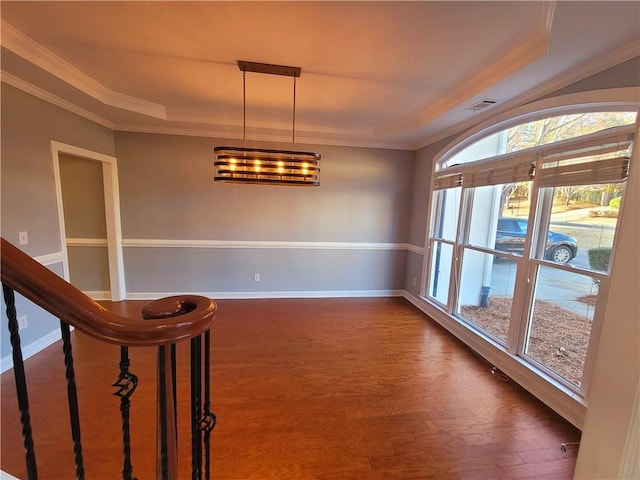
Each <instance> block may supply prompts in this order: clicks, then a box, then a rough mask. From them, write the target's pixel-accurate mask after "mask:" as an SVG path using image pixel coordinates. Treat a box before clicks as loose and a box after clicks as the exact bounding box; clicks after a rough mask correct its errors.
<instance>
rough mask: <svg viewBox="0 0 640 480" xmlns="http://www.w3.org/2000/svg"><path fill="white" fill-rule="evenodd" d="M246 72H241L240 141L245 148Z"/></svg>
mask: <svg viewBox="0 0 640 480" xmlns="http://www.w3.org/2000/svg"><path fill="white" fill-rule="evenodd" d="M246 78H247V72H246V71H244V70H243V71H242V140H243V144H244V148H247V86H246V83H247V80H246Z"/></svg>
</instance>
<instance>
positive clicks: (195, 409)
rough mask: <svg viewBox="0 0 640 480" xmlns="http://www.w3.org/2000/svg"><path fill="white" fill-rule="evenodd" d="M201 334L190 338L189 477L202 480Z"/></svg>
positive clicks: (193, 479)
mask: <svg viewBox="0 0 640 480" xmlns="http://www.w3.org/2000/svg"><path fill="white" fill-rule="evenodd" d="M201 379H202V336H198V337H195V338H192V339H191V478H192V480H202V436H201V433H200V418H201V415H202V394H201V385H202V383H201V381H202V380H201Z"/></svg>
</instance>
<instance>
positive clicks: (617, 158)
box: [536, 134, 633, 187]
mask: <svg viewBox="0 0 640 480" xmlns="http://www.w3.org/2000/svg"><path fill="white" fill-rule="evenodd" d="M632 141H633V134H627V135H613V136H611V137H605V138H601V139H597V140H589V141H585V142H582V143H576V144H574V145H571V148H566V149H563V150H555V151H549V152H544V153H543V155H542V158H541V160H540V168H538V171H537V172H536V173H537V177H538V185H539V186H540V187H555V186H566V185H595V184H601V183H618V182H621V181H623V180H625V179H626V178H627V175H628V174H629V158H630V155H631V148H632Z"/></svg>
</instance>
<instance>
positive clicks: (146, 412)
mask: <svg viewBox="0 0 640 480" xmlns="http://www.w3.org/2000/svg"><path fill="white" fill-rule="evenodd" d="M144 303H145V302H122V303H119V304H110V307H109V308H113V309H114V310H117V311H120V312H129V313H131V314H136V313H135V312H137V311H138V309H139V308H140V307H141V305H143V304H144ZM72 337H73V342H74V357H75V364H76V377H77V382H78V389H79V399H80V410H81V415H82V435H83V448H84V457H85V470H86V478H87V479H88V480H94V479H105V480H106V479H110V480H114V479H116V478H122V477H121V473H120V472H121V468H122V467H121V453H120V452H121V443H120V428H121V424H120V412H119V409H118V405H119V404H118V399H117V398H116V397H115V396H113V395H112V393H113V391H114V389H113V388H112V387H111V386H110V385H111V383H113V381H115V379H116V377H117V373H118V361H119V349H118V347H115V346H111V345H107V344H102V343H100V342H97V341H95V340H93V339H90V338H88V337H86V336H84V335H82V334H80V333H78V332H74V333H73V334H72ZM178 356H179V360H178V369H179V373H178V402H179V412H180V413H179V415H181V416H180V418H179V422H180V423H181V424H182V425H183V426H184V427H185V428H182V431H181V433H180V437H179V449H180V458H181V464H180V469H179V471H180V478H181V479H182V478H184V479H187V478H191V476H190V451H189V433H188V425H187V423H188V410H187V408H188V407H187V404H188V401H189V399H188V393H187V389H188V385H189V376H188V359H187V357H188V350H187V349H186V348H184V345H181V346H179V348H178ZM131 357H132V367H131V368H132V371H133V372H134V373H136V374H137V375H138V376H139V377H140V386H139V388H138V390H137V391H136V393H135V395H134V396H133V398H132V403H133V406H132V412H131V418H132V429H133V438H132V443H133V447H132V455H133V466H134V475H135V476H136V477H137V478H138V479H140V480H150V479H153V478H155V467H154V461H155V460H154V459H155V349H152V348H140V349H131ZM212 361H213V365H212V374H211V376H212V392H213V394H212V395H213V405H214V411H215V413H216V414H217V416H218V425H217V427H216V429H215V430H214V432H213V436H212V438H213V447H212V448H213V452H212V465H213V474H212V478H214V479H219V480H235V479H255V480H266V479H274V480H276V479H277V480H286V479H301V480H307V479H309V480H311V479H325V480H340V479H358V480H360V479H366V480H376V479H385V480H389V479H398V480H409V479H427V478H436V479H448V478H451V479H454V478H460V479H545V480H552V479H570V478H572V476H573V470H574V465H575V457H576V451H575V449H572V448H571V449H569V450H568V452H567V455H566V458H563V455H562V452H561V450H560V445H561V443H563V442H576V441H578V440H579V438H580V432H579V431H578V430H577V429H575V428H574V427H572V426H571V425H570V424H569V423H567V422H566V421H564V420H563V419H562V418H560V417H559V416H558V415H556V414H555V413H554V412H552V411H551V410H550V409H548V408H547V407H546V406H544V405H543V404H541V403H540V402H539V401H537V400H536V399H535V398H533V397H532V396H531V395H529V394H528V393H527V392H525V391H524V390H522V389H521V388H519V387H518V386H517V385H515V384H514V383H513V382H505V381H501V380H499V379H498V378H496V377H494V376H492V375H491V374H490V371H489V370H490V367H489V365H487V364H486V363H485V362H484V361H483V360H482V359H480V358H478V357H477V356H475V355H474V354H473V353H472V352H471V351H470V350H468V349H467V348H466V347H465V346H464V345H462V344H461V343H459V342H458V341H457V340H455V339H454V338H453V337H452V336H451V335H449V334H448V333H446V332H445V331H444V330H443V329H442V328H440V327H439V326H437V325H436V324H435V323H434V322H433V321H431V320H430V319H429V318H427V317H426V316H425V315H424V314H422V313H421V312H419V311H418V310H417V309H415V308H414V307H413V306H412V305H410V304H409V303H408V302H407V301H406V300H404V299H400V298H391V299H386V298H374V299H295V300H291V299H276V300H221V301H219V302H218V313H217V317H216V323H215V325H214V327H213V330H212ZM26 366H27V378H28V381H29V388H30V391H29V393H30V402H31V411H32V417H33V423H34V438H35V443H36V455H37V458H38V462H39V464H40V478H41V479H56V480H57V479H72V478H74V470H73V454H72V446H71V441H70V434H69V431H70V427H69V420H68V416H67V414H66V389H65V380H64V368H63V366H64V362H63V356H62V352H61V346H60V344H59V343H58V344H55V345H53V346H51V347H50V348H47V349H46V350H45V351H43V352H42V353H40V354H38V355H36V356H35V357H33V358H31V359H29V360H27V362H26ZM1 386H2V452H1V453H2V455H1V465H2V469H3V470H5V471H7V472H9V473H12V474H14V475H16V476H18V477H19V478H26V475H25V468H24V460H23V453H22V450H23V449H22V437H21V435H20V425H19V415H18V413H17V405H16V400H15V388H14V385H13V376H12V373H11V372H7V373H5V374H4V375H2V385H1Z"/></svg>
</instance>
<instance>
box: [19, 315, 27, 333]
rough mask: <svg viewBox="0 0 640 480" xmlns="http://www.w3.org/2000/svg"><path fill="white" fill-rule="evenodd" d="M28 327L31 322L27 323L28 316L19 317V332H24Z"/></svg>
mask: <svg viewBox="0 0 640 480" xmlns="http://www.w3.org/2000/svg"><path fill="white" fill-rule="evenodd" d="M28 326H29V322H27V316H26V315H22V316H21V317H18V329H19V330H24V329H25V328H27V327H28Z"/></svg>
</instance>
